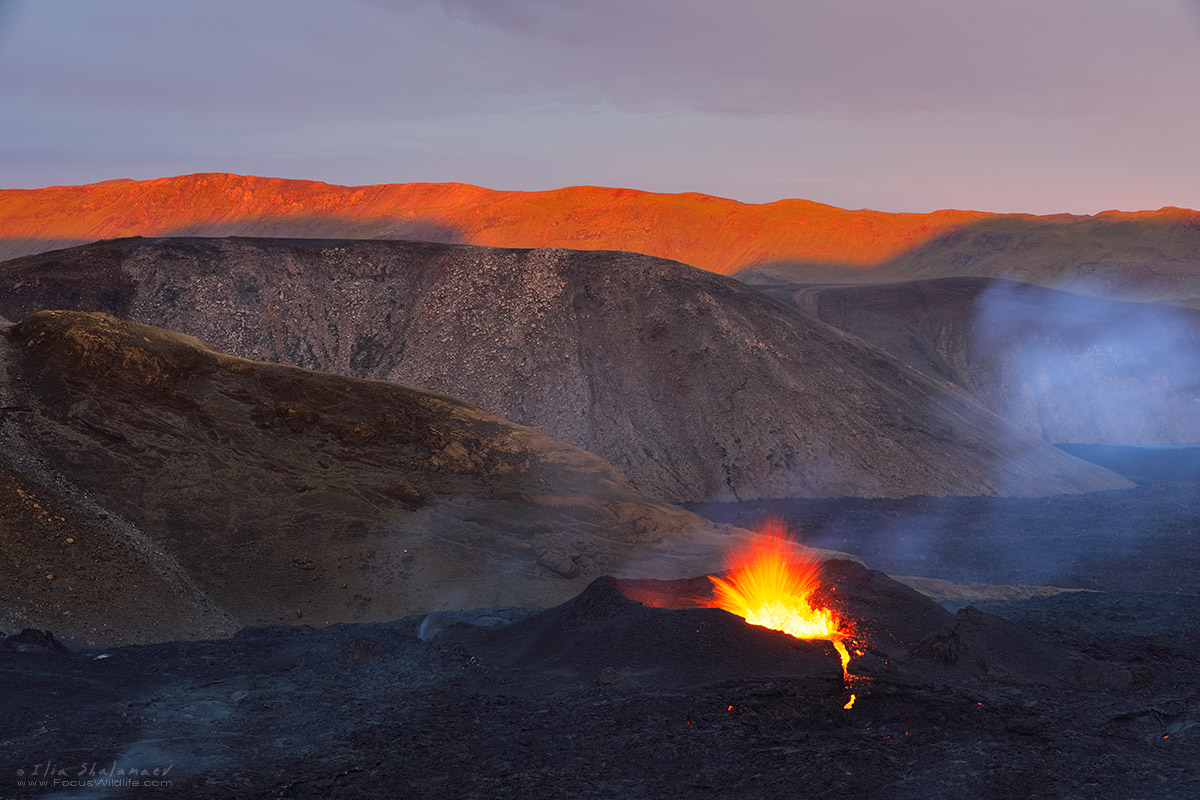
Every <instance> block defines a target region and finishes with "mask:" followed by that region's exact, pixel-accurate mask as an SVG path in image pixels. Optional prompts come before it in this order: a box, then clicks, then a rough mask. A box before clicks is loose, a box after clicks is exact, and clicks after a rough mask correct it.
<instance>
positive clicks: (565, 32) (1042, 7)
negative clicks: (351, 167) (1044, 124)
mask: <svg viewBox="0 0 1200 800" xmlns="http://www.w3.org/2000/svg"><path fill="white" fill-rule="evenodd" d="M438 2H439V5H440V6H441V7H442V8H443V9H444V10H445V11H446V13H447V15H448V17H449V18H450V19H451V20H453V21H455V22H457V23H458V24H460V25H472V26H476V27H477V28H478V29H480V30H484V29H487V30H491V31H492V32H493V33H497V34H501V35H502V36H503V37H506V38H507V41H508V44H507V46H505V45H504V44H503V43H502V41H501V40H499V39H492V40H491V43H492V46H493V48H494V49H493V50H492V51H491V55H500V54H502V53H503V52H505V51H506V50H508V49H509V48H511V49H513V50H515V51H517V52H520V54H521V59H520V62H519V63H514V64H505V63H504V61H503V59H502V58H500V59H498V61H499V63H498V64H497V68H498V73H497V74H498V75H503V76H505V78H508V79H518V78H519V80H520V81H522V82H523V83H524V85H526V86H530V87H538V88H540V89H541V90H542V91H546V92H550V93H553V94H556V95H557V96H559V97H561V98H563V99H568V100H571V101H574V102H587V101H589V99H595V98H603V99H604V100H605V101H606V102H610V103H614V104H617V105H621V106H628V107H633V108H639V107H644V106H647V105H653V104H671V105H677V106H680V107H684V108H688V109H693V110H700V111H709V112H722V113H835V114H852V115H859V114H869V115H877V114H879V113H880V112H881V111H888V112H913V111H923V110H948V109H959V110H961V109H996V108H998V107H999V108H1007V109H1010V110H1012V111H1015V112H1020V113H1027V114H1051V115H1061V114H1072V113H1074V114H1080V113H1083V114H1095V113H1101V114H1105V113H1109V112H1111V110H1112V108H1111V106H1112V104H1113V103H1117V104H1120V105H1121V106H1122V108H1123V109H1124V110H1125V111H1126V112H1137V111H1140V112H1147V111H1153V110H1156V109H1159V108H1161V107H1162V104H1163V103H1165V102H1167V101H1176V102H1178V101H1184V100H1185V95H1186V91H1187V90H1186V88H1185V86H1186V84H1187V82H1188V81H1187V80H1181V78H1183V76H1187V78H1189V79H1191V80H1195V79H1196V78H1200V56H1198V55H1197V54H1198V53H1200V48H1198V47H1197V45H1198V44H1200V36H1198V35H1197V29H1196V26H1195V25H1192V24H1189V22H1190V15H1189V8H1188V7H1187V4H1186V3H1182V2H1179V0H1146V2H1139V3H1128V2H1125V0H1008V2H1005V3H965V2H961V0H906V2H904V3H896V2H892V1H891V0H869V1H866V0H840V1H839V2H827V3H825V2H823V3H797V2H794V1H793V0H742V2H730V1H729V0H606V2H604V3H594V2H589V0H438ZM398 5H400V6H404V5H409V4H398Z"/></svg>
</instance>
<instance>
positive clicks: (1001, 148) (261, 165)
mask: <svg viewBox="0 0 1200 800" xmlns="http://www.w3.org/2000/svg"><path fill="white" fill-rule="evenodd" d="M1197 142H1200V0H902V1H901V0H202V1H201V2H193V0H169V1H167V0H103V1H102V2H101V1H100V0H0V187H3V188H34V187H40V186H48V185H54V184H81V183H90V182H94V181H101V180H108V179H113V178H135V179H146V178H156V177H164V176H168V175H179V174H186V173H191V172H235V173H243V174H252V175H264V176H276V177H287V178H305V179H311V180H321V181H326V182H330V183H338V184H347V185H357V184H369V183H400V182H408V181H459V182H464V183H473V184H477V185H481V186H487V187H490V188H495V189H517V190H538V189H554V188H558V187H561V186H571V185H581V184H584V185H604V186H624V187H631V188H637V189H645V190H649V191H657V192H685V191H694V192H704V193H707V194H713V195H719V196H722V197H731V198H734V199H737V200H741V201H743V202H753V203H759V202H770V201H774V200H778V199H782V198H788V197H801V198H805V199H809V200H816V201H819V202H823V203H829V204H832V205H836V206H840V207H843V208H875V209H879V210H884V211H931V210H934V209H937V208H972V209H978V210H983V211H1021V212H1030V213H1058V212H1069V213H1080V214H1083V213H1095V212H1098V211H1102V210H1106V209H1113V208H1116V209H1122V210H1138V209H1148V208H1159V207H1162V206H1165V205H1176V206H1184V207H1189V208H1200V148H1198V147H1197V144H1196V143H1197Z"/></svg>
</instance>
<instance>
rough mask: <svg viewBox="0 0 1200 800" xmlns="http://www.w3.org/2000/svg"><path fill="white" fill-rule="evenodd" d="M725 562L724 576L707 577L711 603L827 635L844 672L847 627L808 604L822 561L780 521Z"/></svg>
mask: <svg viewBox="0 0 1200 800" xmlns="http://www.w3.org/2000/svg"><path fill="white" fill-rule="evenodd" d="M726 563H727V565H728V567H729V570H728V579H726V578H718V577H715V576H713V575H710V576H709V577H708V579H709V580H710V581H712V585H713V591H714V593H715V594H716V599H715V600H713V601H712V603H711V604H712V605H713V606H715V607H717V608H723V609H725V610H726V611H728V612H730V613H733V614H737V615H738V616H740V617H745V619H746V621H747V622H749V623H750V624H751V625H761V626H763V627H764V628H774V629H775V630H780V631H783V632H784V633H789V634H791V635H792V636H795V637H796V638H798V639H828V640H829V641H830V642H832V643H833V646H834V647H835V648H836V649H837V651H838V655H839V656H841V659H842V672H843V673H846V668H847V666H849V664H850V651H849V650H848V649H847V648H846V641H847V640H848V639H849V638H850V635H851V633H852V631H851V630H850V629H849V625H848V624H847V623H845V622H844V621H843V620H841V619H839V618H838V616H837V615H836V614H835V613H834V612H833V611H831V610H830V609H828V608H822V607H818V606H814V605H813V604H812V594H813V592H814V591H815V590H816V589H817V587H818V586H819V585H820V574H821V563H820V561H819V560H818V559H817V558H816V557H814V556H812V555H810V554H807V553H802V552H799V551H797V550H796V548H795V546H794V545H793V543H792V541H791V540H790V539H789V538H788V536H787V531H786V530H785V529H784V527H783V524H782V523H779V522H775V521H771V522H768V523H767V524H766V525H765V526H764V527H763V529H762V531H761V532H760V533H759V534H758V535H757V536H756V537H755V539H754V541H753V542H752V543H751V544H750V546H749V547H746V548H742V549H738V550H735V551H733V552H732V553H730V554H729V556H728V558H727V560H726ZM846 674H847V677H849V674H848V673H846ZM851 702H853V700H852V701H851Z"/></svg>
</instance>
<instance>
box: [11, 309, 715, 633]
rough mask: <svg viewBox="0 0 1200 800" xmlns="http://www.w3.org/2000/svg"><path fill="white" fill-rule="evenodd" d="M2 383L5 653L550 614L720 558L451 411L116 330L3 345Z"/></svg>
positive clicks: (76, 325) (186, 341) (491, 421)
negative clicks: (584, 595)
mask: <svg viewBox="0 0 1200 800" xmlns="http://www.w3.org/2000/svg"><path fill="white" fill-rule="evenodd" d="M0 367H2V369H0V406H2V407H3V408H2V409H0V423H2V424H0V490H2V491H0V528H2V530H3V534H4V535H3V536H2V537H0V586H3V593H2V597H0V620H3V622H4V628H5V629H11V628H13V627H25V626H32V627H38V628H52V629H53V630H54V631H56V632H57V633H59V635H66V636H67V637H68V638H71V639H75V640H82V641H90V642H97V643H101V644H104V643H119V642H144V641H160V640H166V639H179V638H206V637H212V636H219V635H224V634H228V633H230V632H231V631H233V630H236V629H237V628H239V627H241V626H243V625H263V624H281V623H286V624H313V625H324V624H328V623H331V622H343V621H370V620H385V619H395V618H398V617H401V616H404V615H405V614H413V613H418V612H422V613H423V612H428V611H430V610H433V609H437V608H440V607H445V606H450V607H455V608H458V607H480V606H492V605H547V604H553V603H555V602H558V601H561V600H563V599H565V598H567V597H570V596H572V595H574V594H575V593H577V592H578V591H579V590H580V589H581V588H582V587H583V586H584V585H586V584H587V582H588V581H589V580H590V579H591V578H593V577H595V576H596V575H599V574H606V573H612V572H617V571H620V572H629V571H631V570H632V569H633V568H634V567H636V565H637V564H638V563H639V562H641V561H643V560H646V559H648V558H656V559H658V561H659V569H660V570H662V571H668V572H669V571H671V569H670V567H671V563H672V562H671V557H672V553H673V552H674V551H673V548H675V547H683V548H684V550H686V549H687V548H688V547H693V546H698V543H699V544H702V543H703V542H704V541H705V540H706V537H709V539H711V538H712V537H719V536H721V535H722V532H721V530H719V529H717V528H714V527H713V526H712V525H710V524H708V523H707V522H705V521H704V520H702V519H701V518H699V517H696V516H694V515H692V514H690V513H688V512H686V511H684V510H682V509H679V508H676V507H673V506H669V505H666V504H664V503H662V502H660V501H658V500H655V499H654V498H651V497H648V496H647V495H645V494H643V493H641V492H639V491H637V490H636V489H635V488H634V487H633V486H632V485H631V484H630V482H629V480H628V479H627V478H626V477H625V476H624V475H622V474H621V473H620V472H618V471H617V470H616V469H614V468H613V467H612V466H611V465H610V464H608V463H606V462H604V461H602V460H601V459H599V458H597V457H596V456H594V455H592V454H590V453H586V452H584V451H582V450H579V449H578V448H575V447H571V446H569V445H567V444H564V443H563V442H560V441H557V440H555V439H552V438H551V437H549V436H547V435H545V434H543V433H541V432H540V431H536V430H533V429H530V428H526V427H522V426H518V425H514V424H512V423H510V422H508V421H507V420H503V419H500V418H498V417H495V416H493V415H491V414H488V413H486V412H484V411H482V410H480V409H479V408H476V407H475V406H472V405H470V404H468V403H464V402H462V401H460V400H457V399H455V398H452V397H448V396H445V395H440V394H435V393H432V392H428V391H424V390H419V389H413V388H409V387H404V386H398V385H395V384H391V383H384V382H380V381H363V380H356V379H352V378H344V377H339V376H334V375H327V374H322V373H316V372H310V371H306V370H302V369H298V368H295V367H286V366H279V365H275V364H262V363H257V362H253V361H247V360H244V359H240V358H234V357H230V356H227V355H223V354H220V353H218V352H216V351H214V350H212V349H210V348H209V347H207V346H206V345H204V344H203V343H201V342H199V341H197V340H195V339H192V338H190V337H186V336H181V335H179V334H175V333H171V332H168V331H163V330H159V329H156V328H152V327H149V326H146V325H140V324H136V323H131V322H122V321H119V320H117V319H115V318H113V317H110V316H107V315H103V314H88V313H76V312H62V311H55V312H39V313H37V314H33V315H32V316H30V317H28V318H27V319H25V320H24V321H23V322H21V323H19V324H17V325H9V324H5V325H4V326H3V330H2V331H0ZM714 549H715V550H719V548H714V547H711V546H710V548H709V550H710V551H712V550H714ZM697 566H698V565H696V564H689V565H688V566H686V567H683V568H682V569H684V571H685V574H690V573H688V572H687V571H688V570H695V569H696V568H697ZM702 569H703V568H701V570H702Z"/></svg>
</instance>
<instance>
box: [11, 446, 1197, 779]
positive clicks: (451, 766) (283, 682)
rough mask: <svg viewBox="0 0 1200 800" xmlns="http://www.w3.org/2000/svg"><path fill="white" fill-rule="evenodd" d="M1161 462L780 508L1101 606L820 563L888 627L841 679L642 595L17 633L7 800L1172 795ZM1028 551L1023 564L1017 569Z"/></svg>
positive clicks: (1172, 516) (893, 548)
mask: <svg viewBox="0 0 1200 800" xmlns="http://www.w3.org/2000/svg"><path fill="white" fill-rule="evenodd" d="M1180 457H1181V456H1180V454H1179V453H1178V452H1174V453H1173V454H1172V458H1175V459H1176V460H1178V458H1180ZM1155 463H1159V464H1161V463H1163V462H1161V461H1159V462H1155ZM1145 467H1146V465H1145V464H1143V468H1145ZM1156 469H1157V468H1156ZM1169 469H1170V474H1171V475H1176V476H1181V475H1183V472H1181V471H1180V468H1179V464H1178V463H1176V464H1175V466H1172V467H1169ZM1152 471H1153V470H1152ZM1159 474H1160V482H1159V483H1157V484H1154V485H1151V484H1146V485H1143V486H1142V487H1140V488H1138V489H1135V490H1130V491H1128V492H1114V493H1106V494H1103V495H1083V496H1078V497H1064V498H1057V499H1053V500H1025V501H1002V500H961V499H960V500H956V501H946V500H942V501H934V500H928V499H926V500H908V501H864V500H857V501H812V503H811V504H797V505H793V506H791V510H790V511H789V512H788V513H789V514H791V515H793V516H798V512H796V511H795V509H797V508H799V509H801V510H802V511H804V512H805V513H807V514H808V515H809V516H808V517H807V522H808V524H809V525H810V526H811V527H814V528H816V535H817V543H819V544H824V545H829V544H834V543H835V542H832V541H829V540H822V539H821V538H820V537H821V536H823V535H826V533H827V532H828V531H831V530H835V529H837V530H841V531H843V532H845V531H850V532H851V533H853V532H854V531H856V530H857V531H858V532H859V533H860V534H861V535H860V536H859V538H858V539H851V538H849V534H846V533H843V535H846V536H847V537H848V538H847V539H846V542H856V543H858V544H860V545H873V546H874V547H875V549H874V551H868V550H867V549H866V548H865V547H864V548H863V549H859V550H858V551H857V552H858V554H859V555H861V556H862V557H863V558H864V560H865V561H866V562H867V563H868V565H869V566H872V567H879V566H882V564H881V562H882V561H884V560H886V559H891V561H889V562H888V565H889V569H890V570H891V571H895V572H898V573H903V572H909V573H913V574H922V572H923V570H922V569H921V567H922V565H926V566H928V565H932V567H934V568H935V570H934V571H933V572H928V570H926V571H924V572H925V573H927V574H931V575H933V576H935V577H944V578H950V579H959V580H980V581H988V582H1002V581H1010V580H1011V581H1015V582H1020V583H1050V582H1057V583H1058V584H1059V585H1064V586H1078V585H1080V584H1082V583H1084V580H1083V578H1086V579H1087V580H1088V581H1091V582H1092V585H1091V586H1089V587H1086V588H1092V589H1099V590H1101V591H1090V592H1070V593H1062V594H1056V595H1052V596H1045V597H1035V598H1033V599H1028V600H1023V601H1017V602H1014V601H976V602H975V603H974V604H973V607H972V609H971V610H967V609H963V608H961V606H962V605H963V604H962V603H961V602H957V603H947V604H946V605H947V606H948V607H949V608H950V609H951V610H953V611H956V612H957V613H950V611H948V610H945V609H944V608H943V607H940V606H937V604H934V603H933V602H932V601H929V600H927V599H925V598H921V597H919V596H917V595H916V594H915V593H911V592H909V590H907V589H905V588H904V587H899V585H897V584H894V583H893V582H891V581H889V580H888V579H887V578H886V577H885V576H883V575H881V574H879V573H868V572H867V571H866V570H864V569H862V568H861V567H858V566H857V565H854V564H851V563H849V562H831V563H832V564H834V565H838V566H836V567H831V568H830V578H831V584H830V585H831V586H833V587H834V588H833V589H832V597H833V598H834V600H835V601H836V602H840V603H841V604H842V608H843V609H844V610H846V611H847V612H848V613H850V614H851V615H854V614H857V615H858V616H859V617H860V618H862V619H863V620H871V619H875V620H883V621H884V622H885V623H886V624H887V626H889V627H891V628H892V629H893V633H895V634H896V635H895V636H893V637H892V639H891V640H890V641H889V642H887V643H886V644H881V643H880V642H879V641H876V642H875V643H874V644H870V645H868V646H867V647H866V648H865V649H866V651H867V652H866V654H865V655H864V656H862V657H861V659H859V660H856V661H855V662H852V665H851V667H852V671H855V672H859V673H860V674H869V675H870V676H871V677H870V678H869V680H860V681H856V682H852V684H851V686H850V687H849V689H848V688H847V687H846V686H845V685H844V684H843V682H842V680H841V675H840V672H839V670H838V668H837V665H836V660H835V656H834V655H833V654H832V651H831V648H830V646H829V645H828V644H827V643H822V642H816V643H806V642H798V641H797V640H793V639H790V637H786V636H785V635H784V634H780V633H776V632H772V631H767V630H765V629H761V628H754V627H752V626H748V625H746V624H745V623H744V622H742V621H741V620H740V619H739V618H737V617H734V616H731V615H728V614H726V613H725V612H722V611H718V610H716V609H686V610H667V609H659V608H655V609H650V608H646V607H644V606H641V605H639V604H636V603H633V602H632V601H628V600H626V599H625V598H624V597H622V596H620V595H618V594H617V593H616V591H615V588H614V585H613V584H611V582H606V581H604V580H601V581H598V582H597V583H595V584H593V585H592V586H590V587H589V588H588V589H587V590H585V591H584V593H583V594H581V595H580V596H579V597H577V598H575V599H574V600H571V601H569V602H567V603H565V604H563V605H562V606H558V607H555V608H553V609H549V610H546V611H541V610H536V609H488V610H482V611H476V612H463V613H459V614H447V613H444V612H443V613H440V614H438V615H434V616H414V617H408V618H405V619H403V620H399V621H396V622H390V623H373V624H360V625H335V626H332V627H329V628H325V629H319V630H318V629H309V628H293V627H274V628H260V629H248V630H245V631H242V632H241V633H239V634H237V635H235V636H233V637H232V638H229V639H223V640H216V641H202V642H174V643H166V644H157V645H146V646H137V647H121V648H114V649H111V650H104V651H100V650H92V651H79V652H61V651H58V650H56V649H54V648H53V647H52V646H50V643H49V642H47V641H41V642H39V641H36V637H31V636H16V637H10V638H9V639H8V640H6V641H5V643H4V645H0V673H2V674H3V675H4V681H5V683H4V691H3V695H2V696H0V753H2V754H3V755H2V756H0V797H4V798H8V797H14V798H23V797H37V798H47V797H64V798H65V797H136V798H143V797H214V798H215V797H239V798H241V797H244V798H275V797H313V798H317V797H321V798H324V797H354V798H358V797H366V798H371V797H379V798H408V797H412V798H422V800H435V799H436V798H455V799H456V800H457V799H458V798H489V799H490V798H655V799H656V800H658V799H659V798H689V799H690V798H701V797H720V798H726V797H728V798H794V797H811V798H847V799H849V798H854V800H861V799H862V798H864V797H877V798H914V799H916V798H920V800H928V799H929V798H940V797H972V798H985V799H988V798H996V800H1000V798H1003V799H1004V800H1009V799H1010V798H1018V797H1020V798H1043V797H1044V798H1056V800H1058V799H1061V798H1066V799H1068V800H1069V799H1070V798H1095V799H1096V800H1101V799H1103V800H1108V799H1109V798H1147V800H1149V798H1155V799H1156V800H1169V799H1171V798H1179V799H1180V800H1182V799H1183V798H1188V799H1189V800H1190V799H1191V798H1194V797H1197V796H1200V769H1198V768H1197V764H1200V596H1198V595H1200V591H1197V589H1196V587H1197V579H1196V574H1197V568H1196V565H1195V563H1194V560H1195V559H1196V557H1197V556H1196V547H1195V545H1196V535H1197V534H1196V529H1197V527H1196V525H1195V517H1194V516H1191V515H1190V512H1189V510H1188V509H1179V510H1176V508H1175V507H1174V506H1172V505H1171V503H1172V502H1174V503H1175V504H1176V505H1178V506H1190V505H1191V503H1190V502H1189V499H1190V497H1192V496H1194V484H1192V483H1190V482H1187V481H1185V480H1184V479H1183V478H1182V477H1181V478H1179V480H1178V481H1176V482H1175V483H1174V484H1172V483H1171V482H1170V481H1161V473H1159ZM1189 487H1190V488H1189ZM813 509H816V510H817V511H820V512H821V513H822V514H826V516H825V517H823V518H822V517H820V516H819V515H818V514H813V513H810V512H812V510H813ZM880 509H883V511H884V512H886V513H881V511H880ZM914 509H916V510H917V511H919V512H920V513H916V512H915V511H914ZM930 509H933V510H934V511H937V510H938V509H949V512H947V513H946V514H945V515H943V516H937V515H936V514H932V513H931V512H930ZM964 509H966V511H964ZM1155 509H1157V510H1158V511H1157V516H1156V512H1155ZM726 510H727V511H730V512H731V513H732V511H733V510H730V509H726ZM772 510H773V511H776V512H778V507H777V508H775V509H772ZM737 511H738V513H744V514H752V513H761V509H756V508H743V509H740V510H737ZM931 519H932V520H933V522H934V523H936V524H929V520H931ZM814 520H817V521H821V520H823V521H824V524H822V525H814V524H813V523H814ZM881 520H882V522H881ZM1130 520H1136V521H1137V524H1136V525H1135V524H1134V523H1131V522H1130ZM1156 520H1157V522H1156ZM793 521H795V520H794V519H793ZM904 522H907V523H908V524H910V526H912V528H911V529H912V530H913V531H914V532H916V533H919V532H920V531H921V530H924V531H925V532H926V534H928V532H929V531H931V530H932V531H934V532H938V531H941V533H940V534H939V535H940V537H941V538H936V537H933V536H931V535H926V536H925V538H924V539H922V542H923V544H924V545H925V549H924V550H923V551H922V552H923V553H924V554H925V557H926V558H927V559H931V558H933V556H934V555H937V554H938V553H939V552H940V553H941V554H942V556H943V557H942V560H941V561H940V562H935V561H929V560H926V561H920V560H915V559H914V560H910V561H905V560H904V557H905V556H904V550H903V548H901V547H899V546H898V545H897V540H896V539H895V538H893V539H891V540H885V539H883V538H876V539H871V538H869V537H868V536H867V535H866V534H867V533H869V532H870V531H872V530H877V529H879V528H881V527H882V526H883V525H884V523H887V524H892V525H893V526H898V525H900V524H901V523H904ZM918 523H921V524H924V526H925V527H924V528H921V527H919V526H918ZM1000 523H1005V524H1000ZM836 526H841V527H840V528H837V527H836ZM893 530H895V527H893ZM916 533H914V535H916ZM1130 534H1137V535H1136V537H1134V538H1132V539H1131V538H1130ZM879 536H880V537H882V532H880V533H879ZM1188 536H1190V537H1191V538H1190V539H1188ZM954 542H958V548H957V549H956V547H955V546H953V545H954ZM1030 543H1041V544H1042V545H1045V547H1043V548H1042V549H1041V550H1038V551H1037V552H1038V553H1040V556H1039V557H1037V558H1034V557H1025V556H1022V555H1021V549H1022V548H1023V547H1025V546H1026V545H1029V544H1030ZM1189 543H1190V544H1189ZM838 545H839V546H843V547H846V548H847V549H850V550H852V551H853V550H854V548H853V547H850V546H849V544H842V543H838ZM935 545H936V546H935ZM1049 554H1054V555H1055V558H1054V559H1050V555H1049ZM1026 555H1027V554H1026ZM989 559H990V560H989ZM1089 559H1091V560H1090V561H1089ZM1122 562H1123V563H1124V567H1125V569H1124V570H1122V568H1121V567H1122ZM1080 564H1083V565H1087V564H1091V565H1092V566H1090V567H1086V568H1085V567H1084V566H1079V565H1080ZM1073 565H1074V566H1073ZM1072 566H1073V568H1074V570H1075V571H1074V572H1072V571H1071V570H1070V569H1066V568H1067V567H1072ZM897 567H899V568H897ZM956 569H958V570H960V571H959V572H955V570H956ZM1039 570H1042V571H1041V572H1039ZM1156 575H1157V576H1160V578H1159V579H1158V580H1157V581H1156V580H1155V576H1156ZM1072 576H1074V577H1076V578H1080V580H1079V581H1078V582H1077V583H1072V582H1071V581H1070V580H1064V578H1068V579H1069V578H1071V577H1072ZM979 612H983V613H979ZM8 633H10V634H11V633H13V632H12V631H8ZM848 691H853V692H854V693H855V694H856V695H857V700H856V702H855V704H854V706H853V707H852V708H850V709H848V710H847V709H844V708H843V705H844V704H845V701H846V699H847V693H848ZM114 769H115V771H116V772H118V773H120V772H121V771H124V772H126V774H124V775H121V774H117V775H113V774H111V773H112V772H113V771H114ZM129 770H135V771H138V773H139V774H138V775H135V776H130V775H129V774H128V771H129ZM154 770H158V771H159V774H158V775H157V776H156V775H154ZM142 771H146V772H147V773H148V774H145V775H142V774H140V773H141V772H142ZM163 773H165V774H163ZM134 780H137V781H139V783H141V784H142V785H133V784H132V781H134ZM31 781H32V782H33V783H32V784H31V783H30V782H31ZM43 781H44V782H46V783H45V784H43V783H42V782H43ZM55 781H58V783H57V784H55V783H54V782H55ZM88 781H92V785H91V786H87V785H81V784H86V782H88ZM147 781H150V782H154V781H158V782H159V785H145V782H147ZM114 784H115V785H114Z"/></svg>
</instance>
